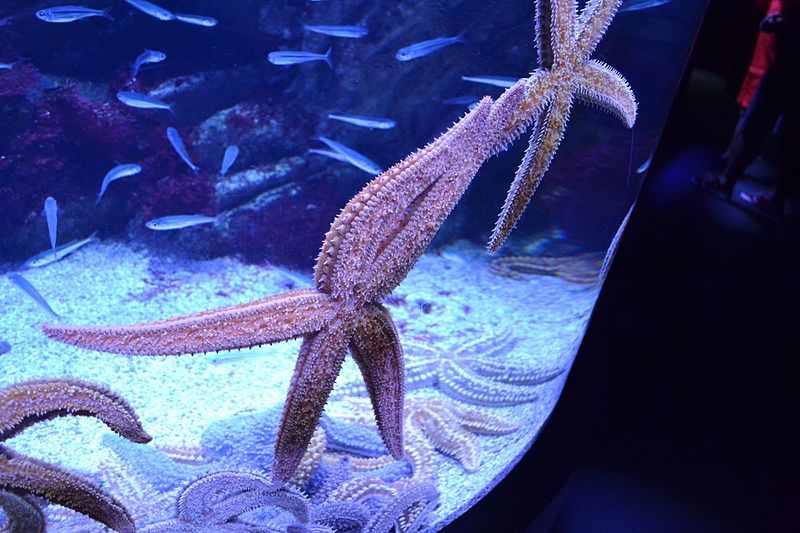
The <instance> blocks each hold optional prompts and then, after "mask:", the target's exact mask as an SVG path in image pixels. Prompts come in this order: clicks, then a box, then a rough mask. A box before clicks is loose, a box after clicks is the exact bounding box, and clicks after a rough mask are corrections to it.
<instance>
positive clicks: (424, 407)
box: [409, 399, 481, 472]
mask: <svg viewBox="0 0 800 533" xmlns="http://www.w3.org/2000/svg"><path fill="white" fill-rule="evenodd" d="M420 403H421V405H420V406H417V407H416V408H415V409H414V411H413V412H412V414H410V415H409V421H410V422H411V423H412V424H415V425H416V426H417V427H418V428H419V429H420V430H422V432H423V433H424V434H425V436H426V437H427V438H428V440H430V441H431V443H432V444H433V445H434V447H435V448H436V449H437V450H439V451H441V452H442V453H445V454H447V455H450V456H453V457H455V458H456V459H457V460H458V462H460V463H461V466H463V467H464V470H466V471H467V472H474V471H475V470H477V469H478V467H479V466H480V464H481V448H480V444H478V439H477V438H475V436H474V435H472V434H471V433H470V432H469V431H467V430H465V429H464V428H462V427H461V425H460V424H459V423H458V421H457V420H456V419H455V417H454V416H453V414H452V413H451V412H450V411H449V410H448V409H447V408H446V407H445V405H444V403H442V402H440V401H438V400H435V399H431V400H427V401H425V400H422V401H421V402H420Z"/></svg>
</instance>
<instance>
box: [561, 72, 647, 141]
mask: <svg viewBox="0 0 800 533" xmlns="http://www.w3.org/2000/svg"><path fill="white" fill-rule="evenodd" d="M576 81H577V90H576V95H577V96H578V98H580V99H581V100H583V101H585V102H588V103H589V104H593V105H597V106H599V107H601V108H603V109H604V110H606V111H608V112H609V113H611V114H612V115H614V116H616V117H617V118H619V119H620V120H621V121H622V122H624V123H625V125H626V126H628V127H629V128H632V127H633V124H634V123H635V122H636V108H637V104H636V97H635V96H634V95H633V90H631V87H630V85H628V82H627V81H626V80H625V78H624V77H623V76H622V74H620V73H619V72H617V71H616V70H614V69H613V68H611V67H609V66H608V65H606V64H605V63H602V62H601V61H595V60H590V61H587V62H586V64H585V65H584V66H583V68H581V71H580V76H579V77H578V79H577V80H576Z"/></svg>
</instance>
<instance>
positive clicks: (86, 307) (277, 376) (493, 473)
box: [0, 242, 598, 533]
mask: <svg viewBox="0 0 800 533" xmlns="http://www.w3.org/2000/svg"><path fill="white" fill-rule="evenodd" d="M488 260H489V257H488V256H487V255H486V253H485V251H484V250H483V249H482V248H480V247H478V246H475V245H471V244H468V243H465V242H460V243H456V244H454V245H451V246H449V247H448V248H447V250H446V253H442V254H441V255H440V254H436V253H430V254H426V255H424V256H423V257H422V258H421V259H420V261H419V263H418V264H417V266H416V267H415V268H414V270H412V272H411V273H410V274H409V276H408V278H407V279H406V280H405V281H404V282H403V283H402V284H401V285H400V286H399V287H398V288H397V289H396V290H395V292H394V293H393V296H394V298H393V299H392V302H394V303H390V304H389V305H388V307H389V309H390V310H391V312H392V315H393V317H394V319H395V322H396V323H397V325H398V329H399V331H400V334H401V340H403V341H407V340H411V341H420V340H424V342H425V343H427V344H428V345H431V344H433V345H435V347H436V348H437V349H438V348H441V349H442V350H446V349H448V348H450V347H452V346H453V345H454V343H455V342H464V341H468V340H470V339H471V338H480V337H486V336H490V335H492V334H493V332H498V333H499V332H511V334H513V335H514V336H515V337H517V338H518V342H517V344H516V345H515V347H514V350H513V351H512V352H511V353H508V354H505V355H504V356H503V357H504V360H513V361H517V362H520V363H523V364H526V365H531V364H537V365H538V364H541V365H542V366H543V367H545V368H551V367H565V368H569V367H570V366H571V364H572V361H573V359H574V356H575V353H576V352H577V349H578V346H579V344H580V341H581V338H582V336H583V333H584V331H585V328H586V324H587V322H588V319H589V316H590V313H591V309H592V306H593V305H594V302H595V300H596V298H597V291H598V287H597V286H586V285H578V284H573V283H568V282H566V281H564V280H562V279H559V278H556V277H549V276H538V277H531V278H529V279H528V280H525V281H518V280H510V279H506V278H503V277H499V276H496V275H493V274H491V273H489V272H488V271H487V269H486V263H487V261H488ZM22 274H23V275H24V276H25V278H26V279H28V280H29V281H30V282H31V283H32V284H33V285H34V286H35V287H36V288H37V289H38V290H39V292H40V293H41V294H42V295H43V296H44V297H45V299H46V300H47V301H48V302H49V303H50V305H51V306H52V307H53V309H54V310H55V311H56V312H58V313H59V314H61V315H63V317H64V319H63V321H64V322H65V323H71V324H96V325H101V324H104V325H105V324H124V323H135V322H144V321H153V320H157V319H161V318H168V317H172V316H177V315H182V314H187V313H192V312H197V311H202V310H206V309H212V308H216V307H222V306H227V305H233V304H238V303H244V302H248V301H252V300H255V299H258V298H263V297H264V296H268V295H272V294H278V293H281V292H284V291H286V290H287V289H289V288H298V287H300V286H301V284H302V283H303V281H304V279H303V278H305V279H307V283H308V286H310V285H311V278H310V273H309V274H307V275H305V276H304V277H303V275H302V274H297V275H296V276H289V275H287V273H286V272H285V271H283V270H281V269H276V268H273V267H269V266H267V267H260V266H254V265H246V264H243V263H241V262H239V261H237V260H235V259H228V258H226V259H215V260H210V261H188V260H176V259H169V258H164V257H158V256H153V255H151V254H150V253H149V252H146V251H143V250H137V249H133V248H131V247H129V246H126V245H123V244H119V243H113V242H100V243H95V244H91V245H89V246H86V247H84V248H83V249H81V250H79V251H78V252H76V253H75V254H73V255H71V256H69V257H67V258H65V259H63V260H61V261H59V262H57V263H54V264H51V265H48V266H46V267H43V268H39V269H30V270H26V271H24V272H22ZM0 300H1V301H2V302H3V304H4V305H3V312H2V314H0V339H2V340H5V341H7V342H8V343H10V345H11V351H10V352H8V353H6V354H3V355H0V385H7V384H10V383H15V382H18V381H22V380H26V379H31V378H42V377H62V376H70V377H75V378H80V379H85V380H89V381H94V382H100V383H104V384H107V385H108V386H110V387H111V388H112V389H113V390H114V391H116V392H118V393H120V394H122V395H123V396H124V397H125V398H126V399H127V400H128V402H130V404H131V405H132V406H134V408H135V409H136V412H137V413H138V414H139V417H140V418H141V420H142V424H143V425H144V427H145V429H146V430H147V431H148V432H149V433H150V434H151V435H152V436H153V437H154V442H156V443H159V444H162V445H183V446H199V440H200V435H201V434H202V433H203V431H204V430H205V429H206V428H207V427H208V426H209V425H210V424H211V423H212V422H214V421H216V420H219V419H224V418H229V417H232V416H234V415H237V414H242V413H253V412H259V411H261V410H264V409H266V408H269V407H275V406H280V405H282V403H283V401H284V398H285V395H286V390H287V387H288V384H289V380H290V378H291V375H292V371H293V368H294V363H295V358H296V354H297V350H298V348H299V345H300V341H291V342H285V343H279V344H275V345H272V346H268V347H260V348H256V349H254V351H257V353H258V354H259V355H258V356H257V357H246V358H241V359H235V358H230V360H228V361H224V362H222V363H221V362H220V358H219V356H211V355H196V356H181V357H131V356H122V355H111V354H102V353H97V352H92V351H87V350H83V349H79V348H75V347H72V346H67V345H63V344H59V343H56V342H53V341H50V340H49V339H47V338H45V337H44V335H43V334H42V333H41V331H40V325H41V324H42V323H43V322H46V321H48V320H51V318H50V317H49V315H47V313H45V312H44V311H43V310H42V309H41V308H40V307H38V306H37V304H36V303H35V302H34V301H33V300H31V299H30V298H29V297H28V296H26V295H25V294H24V293H23V292H22V291H20V290H18V288H17V287H15V286H14V285H13V283H12V282H11V281H10V280H8V279H7V278H3V279H0ZM243 353H246V352H243ZM566 376H567V373H566V372H565V373H563V374H561V375H560V376H559V377H558V378H556V379H554V380H552V381H549V382H547V383H544V384H542V385H540V386H538V393H539V400H537V401H535V402H530V403H524V404H521V405H516V406H512V407H502V408H486V409H488V410H491V411H492V412H493V413H496V414H499V415H503V416H505V417H508V418H512V419H513V420H515V421H516V422H518V423H519V425H520V429H518V430H516V431H514V432H512V433H510V434H508V435H503V436H496V437H494V436H479V437H478V440H479V443H480V445H481V449H482V462H481V466H480V468H479V469H478V470H477V471H476V472H473V473H468V472H466V471H465V470H464V469H463V468H462V467H461V465H460V464H459V463H458V462H457V461H455V460H454V459H452V458H450V457H448V456H446V455H443V454H437V455H436V459H435V460H436V465H437V472H438V479H437V481H436V484H437V487H438V489H439V491H440V501H441V504H440V506H439V507H438V509H437V510H436V511H435V512H434V514H433V517H432V522H431V526H430V528H429V530H431V531H433V530H437V529H439V528H441V527H443V526H444V525H445V524H447V523H448V522H450V521H451V520H453V519H454V518H455V517H456V516H458V515H459V514H461V513H463V512H464V511H465V510H466V509H468V508H469V506H471V505H472V504H473V503H474V502H475V501H477V500H478V499H479V498H480V497H481V496H482V495H483V494H485V493H486V492H487V491H488V490H489V489H491V487H493V486H494V485H495V484H496V483H497V482H498V481H499V480H500V479H501V478H502V476H503V475H504V474H505V473H506V472H507V471H508V470H509V469H510V468H511V467H512V466H513V465H514V464H516V462H517V461H518V459H519V458H520V457H521V455H522V454H523V453H524V452H525V451H526V450H527V449H528V448H529V447H530V445H531V443H532V442H533V440H534V439H535V438H536V436H537V435H538V433H539V431H540V430H541V428H542V426H543V425H544V423H545V421H546V420H547V418H548V416H549V415H550V413H551V412H552V410H553V408H554V407H555V403H556V401H557V399H558V396H559V394H560V392H561V390H562V388H563V385H564V382H565V380H566ZM360 379H361V378H360V374H359V372H358V369H357V367H356V366H355V364H354V363H353V362H352V360H350V359H349V358H348V360H347V361H346V362H345V366H344V368H343V370H342V373H341V375H340V376H339V378H338V381H337V384H342V383H349V382H353V381H357V380H360ZM425 393H428V394H434V395H436V394H440V393H439V392H438V391H436V390H430V391H426V392H425ZM109 433H111V432H110V430H109V429H108V428H107V427H105V426H104V425H103V424H102V423H100V422H99V421H97V420H95V419H91V418H87V417H63V418H59V419H56V420H53V421H49V422H44V423H40V424H36V425H35V426H33V427H31V428H29V429H27V430H26V431H24V432H23V433H22V434H21V435H19V436H16V437H14V438H13V439H10V440H8V441H7V442H5V443H4V444H5V445H7V446H8V447H10V448H12V449H14V450H15V451H17V452H20V453H23V454H26V455H30V456H32V457H36V458H38V459H42V460H45V461H50V462H55V463H58V464H60V465H62V466H64V467H66V468H69V469H72V470H76V471H80V472H83V473H87V474H91V473H93V472H95V473H96V472H97V471H98V468H99V466H98V465H99V464H101V460H102V459H103V458H104V457H107V456H108V454H109V453H110V452H109V451H108V449H107V448H106V447H105V446H104V445H103V443H102V440H101V439H102V437H103V435H104V434H109ZM264 466H265V471H266V470H267V469H268V468H269V465H264ZM124 503H125V502H124V500H123V504H124ZM140 525H141V524H140ZM94 531H105V529H104V528H103V527H102V526H100V525H98V526H97V528H96V529H95V530H94ZM87 533H88V530H87Z"/></svg>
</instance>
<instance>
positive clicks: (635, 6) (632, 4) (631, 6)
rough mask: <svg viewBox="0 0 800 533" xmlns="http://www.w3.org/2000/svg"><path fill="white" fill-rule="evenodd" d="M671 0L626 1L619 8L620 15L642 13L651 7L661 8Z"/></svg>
mask: <svg viewBox="0 0 800 533" xmlns="http://www.w3.org/2000/svg"><path fill="white" fill-rule="evenodd" d="M670 2H672V0H627V1H626V2H624V3H623V4H622V7H621V8H619V12H620V13H626V12H627V13H630V12H632V11H643V10H645V9H650V8H651V7H658V6H663V5H664V4H669V3H670Z"/></svg>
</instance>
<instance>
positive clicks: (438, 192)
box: [0, 0, 705, 533]
mask: <svg viewBox="0 0 800 533" xmlns="http://www.w3.org/2000/svg"><path fill="white" fill-rule="evenodd" d="M704 9H705V2H702V1H694V0H672V1H669V0H666V1H647V2H645V1H639V0H624V1H620V0H590V1H588V2H575V1H572V0H537V1H527V0H526V1H521V0H500V1H497V2H481V1H473V0H437V1H429V0H407V1H405V0H404V1H400V2H375V1H366V0H347V1H337V0H320V1H312V0H308V1H280V0H275V1H272V0H269V1H249V0H241V1H238V2H216V1H210V0H194V1H191V2H190V1H189V0H161V1H160V2H156V3H151V2H146V1H144V0H124V1H123V0H105V1H101V0H97V1H95V0H86V1H85V2H83V3H81V5H66V4H59V2H57V1H53V0H48V1H35V2H29V1H24V2H23V1H14V0H9V1H6V2H3V4H2V6H0V36H2V38H0V120H2V124H3V128H2V129H1V130H0V228H1V229H2V231H0V266H1V267H2V270H3V271H4V275H3V279H2V280H0V294H1V295H2V301H3V305H4V307H3V313H2V315H1V316H0V353H2V355H1V356H0V379H2V382H1V383H0V385H1V386H2V388H0V508H1V509H2V510H3V513H2V520H3V523H4V524H5V527H6V528H7V529H10V530H13V531H26V532H27V531H48V532H51V531H81V532H89V531H120V532H129V531H131V532H132V531H144V532H151V533H152V532H167V531H169V532H182V531H206V532H212V531H299V530H304V531H336V532H345V531H347V532H362V531H363V532H384V531H391V530H395V531H402V532H410V531H436V530H439V529H441V528H443V527H445V526H446V525H447V524H448V523H450V522H451V521H452V520H454V519H455V518H456V517H458V516H460V515H462V514H463V513H464V512H466V511H467V510H468V509H469V508H470V506H472V505H473V504H474V503H475V502H477V501H478V500H479V499H480V498H481V497H482V496H483V495H484V494H486V492H488V491H489V490H490V489H491V488H492V487H493V486H495V485H496V484H497V483H498V482H499V481H500V480H501V479H502V478H503V476H504V475H505V474H506V473H507V472H508V471H509V470H510V469H511V468H513V466H514V465H515V464H516V462H517V461H518V460H519V458H520V457H521V456H522V455H523V454H524V453H525V452H526V451H527V450H528V449H529V448H530V446H531V444H532V443H533V442H534V441H535V439H536V437H537V435H538V434H539V432H540V431H541V430H542V428H543V426H544V424H545V423H546V421H547V419H548V417H549V415H550V413H551V412H552V410H553V408H554V406H555V404H556V402H557V400H558V398H559V395H560V393H561V390H562V388H563V386H564V383H565V381H566V379H567V377H568V375H569V371H570V367H571V365H572V363H573V361H574V358H575V356H576V353H577V350H578V347H579V345H580V343H581V339H582V337H583V334H584V331H585V329H586V325H587V323H588V320H589V318H590V315H591V312H592V308H593V306H594V303H595V301H596V299H597V296H598V292H599V290H600V288H601V286H602V282H603V279H604V277H605V275H606V273H607V272H608V269H609V268H610V266H611V262H612V258H613V253H614V250H615V248H616V245H617V243H618V241H619V239H620V237H621V235H622V232H623V230H624V227H625V223H626V221H627V220H628V217H629V215H630V212H631V210H632V208H633V205H634V203H635V200H636V196H637V194H638V191H639V189H640V187H641V185H642V181H643V179H644V177H645V175H646V173H647V169H648V166H649V163H650V161H651V160H652V157H653V153H654V151H655V149H656V146H657V144H658V138H659V135H660V132H661V129H662V127H663V124H664V121H665V119H666V115H667V112H668V110H669V107H670V105H671V102H672V99H673V98H674V95H675V92H676V90H677V87H678V84H679V81H680V78H681V73H682V70H683V67H684V65H685V61H686V58H687V57H688V53H689V50H690V47H691V43H692V41H693V38H694V34H695V32H696V30H697V26H698V24H699V20H700V18H701V16H702V13H703V11H704ZM531 482H532V483H535V480H532V481H531ZM15 528H16V529H15Z"/></svg>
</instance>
